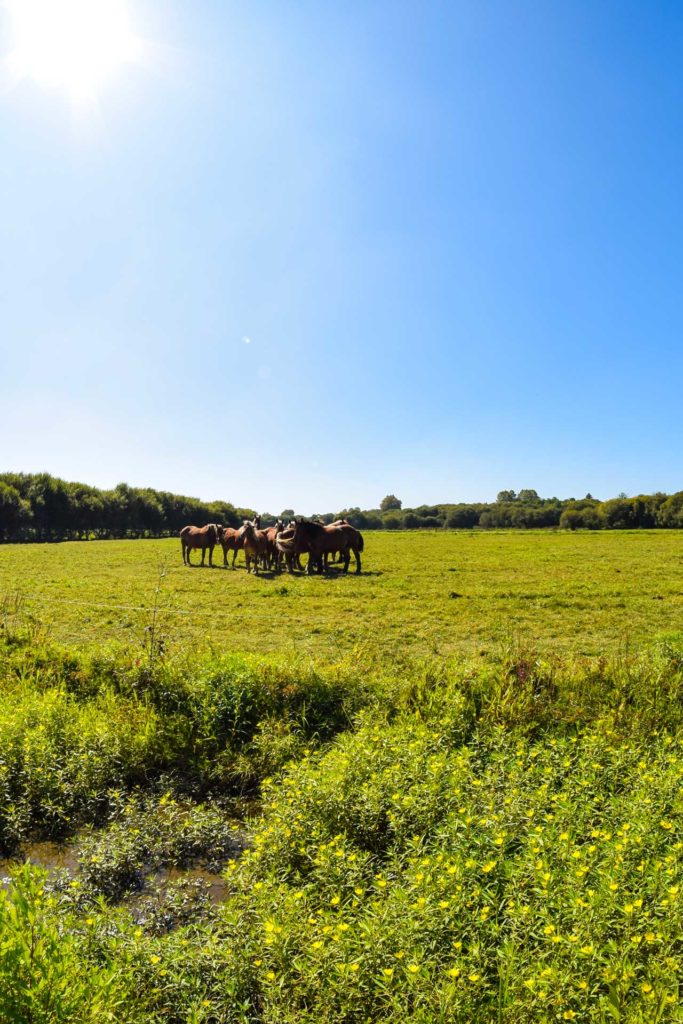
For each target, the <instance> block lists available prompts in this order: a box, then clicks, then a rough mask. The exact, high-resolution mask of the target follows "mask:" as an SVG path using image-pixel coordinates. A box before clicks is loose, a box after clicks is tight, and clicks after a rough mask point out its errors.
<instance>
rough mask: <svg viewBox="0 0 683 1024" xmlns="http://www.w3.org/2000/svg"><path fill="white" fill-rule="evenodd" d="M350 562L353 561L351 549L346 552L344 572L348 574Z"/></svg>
mask: <svg viewBox="0 0 683 1024" xmlns="http://www.w3.org/2000/svg"><path fill="white" fill-rule="evenodd" d="M350 561H351V554H350V552H349V549H348V548H347V549H346V551H345V552H344V572H348V571H349V562H350Z"/></svg>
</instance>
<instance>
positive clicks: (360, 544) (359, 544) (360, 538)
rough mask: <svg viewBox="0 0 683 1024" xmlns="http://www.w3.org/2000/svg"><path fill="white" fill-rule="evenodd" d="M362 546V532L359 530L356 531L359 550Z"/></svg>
mask: <svg viewBox="0 0 683 1024" xmlns="http://www.w3.org/2000/svg"><path fill="white" fill-rule="evenodd" d="M364 548H365V544H364V543H363V534H362V533H361V532H360V530H359V531H358V550H359V551H363V550H364Z"/></svg>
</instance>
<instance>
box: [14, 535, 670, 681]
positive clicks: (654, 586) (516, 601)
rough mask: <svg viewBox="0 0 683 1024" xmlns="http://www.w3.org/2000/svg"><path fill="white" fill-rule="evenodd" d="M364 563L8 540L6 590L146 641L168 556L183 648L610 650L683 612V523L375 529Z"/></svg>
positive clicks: (67, 635)
mask: <svg viewBox="0 0 683 1024" xmlns="http://www.w3.org/2000/svg"><path fill="white" fill-rule="evenodd" d="M241 557H242V556H240V559H241ZM195 559H197V556H196V555H195ZM216 561H217V562H218V563H222V553H220V552H218V554H217V557H216ZM240 564H243V563H242V562H240ZM363 565H364V570H365V571H364V574H363V575H362V576H360V577H356V576H355V575H353V574H351V575H350V576H349V577H347V578H343V577H340V576H337V575H336V574H335V575H333V576H331V577H329V578H326V579H325V578H313V579H309V578H306V577H302V576H297V577H290V576H287V575H286V574H283V575H282V576H278V577H268V578H262V579H256V578H254V577H253V576H247V574H246V573H245V572H244V570H243V568H241V569H240V570H239V571H236V572H232V571H230V570H228V571H225V570H223V569H222V568H221V569H215V570H214V571H209V570H208V569H203V570H202V569H199V568H197V569H187V568H184V567H183V566H182V564H181V555H180V545H179V542H177V541H175V540H165V541H103V542H92V543H65V544H54V545H45V544H42V545H39V544H36V545H23V546H22V545H6V546H4V547H0V595H2V594H5V595H10V596H16V595H20V596H23V599H24V608H25V610H26V612H27V613H30V614H33V615H35V616H37V618H38V619H39V620H40V622H41V623H43V624H45V625H47V626H48V627H49V629H50V633H51V635H52V637H53V638H54V639H56V640H58V641H60V642H63V643H67V644H69V645H72V646H78V647H81V648H83V647H86V648H90V649H93V648H96V647H101V646H102V645H105V644H110V643H112V644H115V645H117V646H129V645H131V644H135V645H138V646H141V645H142V643H143V641H144V639H145V636H146V634H145V628H146V627H147V626H148V625H149V623H150V618H151V610H150V609H151V608H152V605H153V603H154V598H155V590H156V588H157V586H158V584H159V569H160V566H161V567H164V569H165V572H166V575H165V577H164V578H163V580H162V581H161V585H160V591H159V609H160V610H159V619H158V623H159V632H160V634H161V635H163V637H164V638H165V641H166V642H167V643H168V644H170V645H172V646H175V647H176V649H182V650H184V651H189V650H192V649H194V650H198V651H206V650H212V651H215V652H221V651H225V650H228V651H233V650H239V651H248V652H254V653H265V652H268V651H287V652H288V653H289V654H290V655H306V656H311V657H314V658H316V659H318V660H324V661H326V662H330V661H334V660H336V659H338V658H339V657H340V656H343V655H345V654H347V653H349V652H350V651H352V650H354V649H356V650H358V649H361V650H363V651H365V652H370V653H372V654H373V655H376V656H382V657H386V658H392V659H395V658H396V657H401V656H402V655H403V653H404V652H406V651H408V652H410V655H411V656H412V657H416V656H423V655H434V654H437V655H442V656H447V655H452V654H463V655H467V656H480V652H482V651H483V652H486V653H491V652H492V651H495V649H496V647H497V646H498V645H499V644H500V643H501V642H503V641H506V640H509V639H510V638H511V637H512V638H514V639H515V641H516V642H518V643H524V644H527V645H529V646H532V647H534V648H535V649H536V650H539V651H543V652H551V651H553V652H559V651H561V652H564V653H567V654H569V653H571V654H575V653H582V654H585V655H588V656H601V655H605V654H608V653H611V652H614V651H616V650H619V649H621V650H623V649H625V648H628V647H629V646H630V647H632V648H637V647H638V646H640V644H641V643H642V642H643V641H647V640H648V639H649V638H650V637H651V636H652V635H654V634H657V633H659V632H666V631H671V630H675V629H678V628H680V625H681V621H682V619H683V535H682V534H681V533H680V532H679V531H669V532H667V531H643V530H639V531H633V532H624V531H619V532H613V533H610V532H597V533H562V532H557V533H554V532H518V533H515V532H507V533H505V532H490V533H489V532H471V531H464V532H450V531H444V532H441V533H436V532H434V533H425V532H413V533H400V534H398V533H397V534H392V533H369V534H368V535H367V537H366V550H365V553H364V562H363Z"/></svg>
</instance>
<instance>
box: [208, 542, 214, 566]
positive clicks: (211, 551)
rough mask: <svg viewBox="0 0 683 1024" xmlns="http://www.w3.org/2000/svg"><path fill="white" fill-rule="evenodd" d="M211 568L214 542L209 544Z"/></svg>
mask: <svg viewBox="0 0 683 1024" xmlns="http://www.w3.org/2000/svg"><path fill="white" fill-rule="evenodd" d="M209 569H213V544H209Z"/></svg>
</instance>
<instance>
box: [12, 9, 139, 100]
mask: <svg viewBox="0 0 683 1024" xmlns="http://www.w3.org/2000/svg"><path fill="white" fill-rule="evenodd" d="M6 6H7V7H8V8H9V12H10V15H11V21H12V30H13V48H12V52H11V54H10V56H9V60H10V64H11V70H12V75H13V77H14V78H15V79H16V80H20V79H25V78H30V79H33V80H34V81H35V82H38V83H39V84H40V85H42V86H47V87H49V88H55V89H60V90H62V91H63V92H65V93H67V94H68V95H69V96H70V97H71V98H72V99H74V100H81V99H85V100H87V99H92V98H94V97H96V96H97V94H98V90H99V89H100V88H101V86H102V84H103V83H104V81H105V80H106V79H107V78H108V77H110V76H111V74H112V73H113V72H114V71H115V70H116V69H117V68H118V67H119V66H120V65H121V64H125V63H130V62H135V61H138V60H139V59H140V55H141V50H142V44H141V41H140V39H139V38H138V37H137V36H136V35H135V34H134V32H133V29H132V26H131V23H130V19H129V17H128V11H127V8H126V4H125V2H124V0H8V2H7V4H6Z"/></svg>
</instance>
